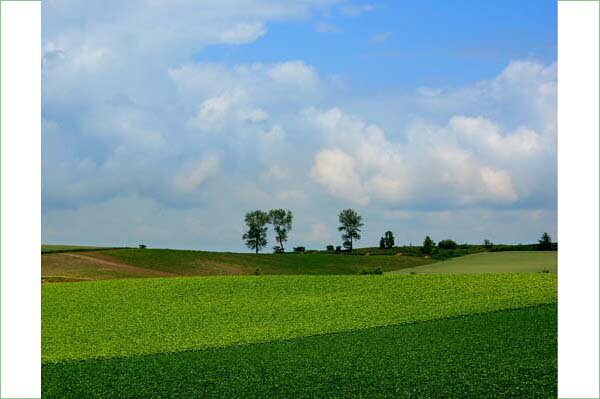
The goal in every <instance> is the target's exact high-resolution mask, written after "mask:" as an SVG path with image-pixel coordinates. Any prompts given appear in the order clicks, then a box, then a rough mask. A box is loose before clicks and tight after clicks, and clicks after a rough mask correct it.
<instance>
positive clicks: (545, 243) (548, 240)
mask: <svg viewBox="0 0 600 399" xmlns="http://www.w3.org/2000/svg"><path fill="white" fill-rule="evenodd" d="M538 249H539V250H540V251H549V250H551V249H552V237H550V234H548V233H544V234H542V238H541V239H540V240H538Z"/></svg>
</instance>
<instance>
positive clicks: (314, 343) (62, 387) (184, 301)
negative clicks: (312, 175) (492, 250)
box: [42, 273, 557, 397]
mask: <svg viewBox="0 0 600 399" xmlns="http://www.w3.org/2000/svg"><path fill="white" fill-rule="evenodd" d="M556 300H557V295H556V274H552V273H549V274H541V273H513V274H510V273H506V274H478V275H475V274H473V275H471V274H462V275H435V274H432V275H417V276H414V275H384V276H245V277H244V276H240V277H188V278H167V279H165V278H153V279H128V280H114V281H96V282H85V283H80V284H71V283H56V284H46V285H44V286H43V288H42V319H43V320H42V326H43V327H42V359H43V389H44V395H45V396H44V397H141V396H142V397H189V396H197V395H199V394H205V395H209V396H217V397H231V396H236V395H239V394H240V393H241V392H254V393H255V396H257V397H265V396H270V395H276V396H277V395H280V396H285V395H287V394H291V393H292V392H297V393H298V395H295V394H294V395H293V396H297V397H302V395H305V396H307V397H314V396H327V397H344V396H345V397H347V396H348V395H350V396H353V397H366V396H369V397H397V396H396V395H400V397H413V396H411V395H410V392H413V393H416V394H418V395H417V396H419V395H421V396H422V397H430V396H428V395H430V394H433V393H435V392H438V393H439V392H450V393H451V394H449V397H477V394H478V393H481V392H483V391H484V390H486V389H487V390H490V389H491V390H492V391H493V390H494V389H496V390H499V391H498V392H504V394H505V395H506V396H507V397H509V396H510V395H509V394H510V393H511V392H512V393H514V392H521V391H522V392H547V393H549V392H552V391H553V389H554V386H555V379H556V376H555V373H556V365H555V352H556V351H555V345H556V343H555V339H556V328H555V325H554V324H553V323H555V317H556V310H555V307H553V305H552V304H555V303H556ZM548 304H549V305H548ZM515 309H521V310H515ZM357 343H360V345H357ZM325 348H327V349H325ZM483 354H485V356H483ZM399 359H404V360H402V361H400V360H399ZM425 359H427V360H425ZM432 359H438V360H432ZM400 362H401V363H402V364H400ZM336 363H339V364H337V365H336V367H334V365H335V364H336ZM464 364H468V365H469V366H468V367H466V368H465V367H464ZM338 367H340V368H341V369H338ZM482 370H484V372H483V374H482ZM525 376H528V377H527V379H525ZM428 378H435V379H436V380H437V381H436V383H435V384H433V385H432V384H420V385H419V388H418V389H419V390H421V391H411V390H412V389H415V386H414V384H415V382H419V381H421V382H422V381H425V380H426V379H428ZM448 379H457V381H464V383H463V384H461V385H457V386H456V387H455V388H453V389H454V390H451V391H443V389H445V388H444V384H447V383H448ZM65 381H81V383H78V384H74V383H73V384H70V383H65ZM159 381H161V382H160V383H159ZM411 381H412V383H411ZM444 381H446V382H445V383H444ZM157 383H158V386H157ZM303 387H304V388H303ZM150 393H152V394H150ZM128 395H129V396H128ZM531 397H535V396H531Z"/></svg>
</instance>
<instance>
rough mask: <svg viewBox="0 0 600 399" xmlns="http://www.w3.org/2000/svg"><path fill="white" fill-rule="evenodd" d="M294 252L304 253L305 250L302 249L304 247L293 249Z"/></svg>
mask: <svg viewBox="0 0 600 399" xmlns="http://www.w3.org/2000/svg"><path fill="white" fill-rule="evenodd" d="M294 252H297V253H302V252H306V248H304V247H294Z"/></svg>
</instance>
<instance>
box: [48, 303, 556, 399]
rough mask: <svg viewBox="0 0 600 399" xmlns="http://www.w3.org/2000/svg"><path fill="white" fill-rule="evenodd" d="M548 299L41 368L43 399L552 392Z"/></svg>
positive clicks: (530, 398) (552, 322)
mask: <svg viewBox="0 0 600 399" xmlns="http://www.w3.org/2000/svg"><path fill="white" fill-rule="evenodd" d="M556 323H557V318H556V305H542V306H538V307H532V308H523V309H516V310H509V311H501V312H493V313H487V314H482V315H473V316H463V317H458V318H452V319H441V320H434V321H429V322H423V323H413V324H406V325H396V326H390V327H383V328H370V329H365V330H357V331H351V332H347V333H338V334H331V335H322V336H312V337H305V338H298V339H293V340H287V341H275V342H269V343H265V344H256V345H246V346H230V347H227V348H218V349H209V350H204V351H193V352H181V353H176V354H157V355H147V356H132V357H127V358H120V359H109V360H92V361H67V362H63V363H57V364H50V365H44V367H43V369H42V370H43V379H42V393H43V395H42V397H44V398H61V399H68V398H73V399H75V398H77V399H79V398H90V399H91V398H132V399H133V398H165V399H167V398H199V397H200V398H242V397H244V398H427V399H430V398H457V399H458V398H460V399H465V398H477V399H480V398H511V399H512V398H527V399H534V398H552V397H556V384H557V334H556Z"/></svg>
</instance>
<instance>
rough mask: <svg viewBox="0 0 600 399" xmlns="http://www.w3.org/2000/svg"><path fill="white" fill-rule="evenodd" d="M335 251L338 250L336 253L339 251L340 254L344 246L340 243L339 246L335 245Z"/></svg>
mask: <svg viewBox="0 0 600 399" xmlns="http://www.w3.org/2000/svg"><path fill="white" fill-rule="evenodd" d="M335 252H336V253H338V254H339V253H340V252H342V247H341V246H339V245H338V246H337V247H335Z"/></svg>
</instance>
